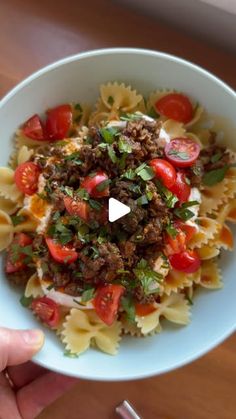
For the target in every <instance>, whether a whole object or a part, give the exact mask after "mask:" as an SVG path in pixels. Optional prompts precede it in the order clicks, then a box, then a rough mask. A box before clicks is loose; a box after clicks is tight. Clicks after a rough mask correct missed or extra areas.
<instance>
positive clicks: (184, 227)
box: [174, 220, 197, 253]
mask: <svg viewBox="0 0 236 419" xmlns="http://www.w3.org/2000/svg"><path fill="white" fill-rule="evenodd" d="M174 226H175V227H176V228H177V229H180V230H181V231H183V232H184V234H185V237H186V243H188V242H189V241H190V240H191V238H192V237H193V236H194V234H195V233H196V232H197V227H195V226H192V225H189V224H186V223H184V222H183V221H179V220H177V221H175V223H174ZM176 253H178V252H176Z"/></svg>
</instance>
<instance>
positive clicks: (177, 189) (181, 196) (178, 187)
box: [169, 171, 191, 204]
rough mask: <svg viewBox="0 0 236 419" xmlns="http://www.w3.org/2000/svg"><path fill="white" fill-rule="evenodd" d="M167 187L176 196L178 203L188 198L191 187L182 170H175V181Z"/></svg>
mask: <svg viewBox="0 0 236 419" xmlns="http://www.w3.org/2000/svg"><path fill="white" fill-rule="evenodd" d="M169 189H170V191H171V192H172V193H173V194H174V195H176V196H177V198H178V200H179V203H180V204H182V203H184V202H186V201H187V200H188V198H189V195H190V192H191V188H190V186H189V185H188V184H187V183H186V176H185V173H184V172H180V171H179V172H177V177H176V182H175V184H174V185H173V186H171V187H170V188H169Z"/></svg>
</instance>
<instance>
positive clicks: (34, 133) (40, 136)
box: [22, 114, 46, 141]
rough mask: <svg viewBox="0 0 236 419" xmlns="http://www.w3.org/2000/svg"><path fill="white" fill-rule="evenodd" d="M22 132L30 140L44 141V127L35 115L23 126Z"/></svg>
mask: <svg viewBox="0 0 236 419" xmlns="http://www.w3.org/2000/svg"><path fill="white" fill-rule="evenodd" d="M22 132H23V134H24V135H25V136H26V137H29V138H31V139H32V140H38V141H45V140H46V138H45V136H44V127H43V123H42V121H41V119H40V118H39V116H38V115H37V114H35V115H33V116H31V118H29V119H28V120H27V121H26V122H25V123H24V125H23V127H22Z"/></svg>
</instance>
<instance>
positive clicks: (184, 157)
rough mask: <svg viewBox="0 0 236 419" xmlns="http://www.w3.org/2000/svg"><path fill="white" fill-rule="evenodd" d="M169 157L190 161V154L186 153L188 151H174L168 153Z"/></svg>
mask: <svg viewBox="0 0 236 419" xmlns="http://www.w3.org/2000/svg"><path fill="white" fill-rule="evenodd" d="M168 155H169V156H176V157H178V158H179V159H181V160H188V159H189V154H188V153H186V151H179V150H174V149H172V150H170V151H169V152H168Z"/></svg>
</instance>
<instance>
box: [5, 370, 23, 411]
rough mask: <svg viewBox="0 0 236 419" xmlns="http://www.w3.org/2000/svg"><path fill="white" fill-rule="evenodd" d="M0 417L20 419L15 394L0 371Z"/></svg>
mask: <svg viewBox="0 0 236 419" xmlns="http://www.w3.org/2000/svg"><path fill="white" fill-rule="evenodd" d="M0 418H1V419H20V418H21V416H20V413H19V410H18V408H17V405H16V400H15V394H14V392H13V390H12V389H11V387H10V386H9V383H8V380H7V379H6V377H4V375H3V374H1V373H0Z"/></svg>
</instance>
